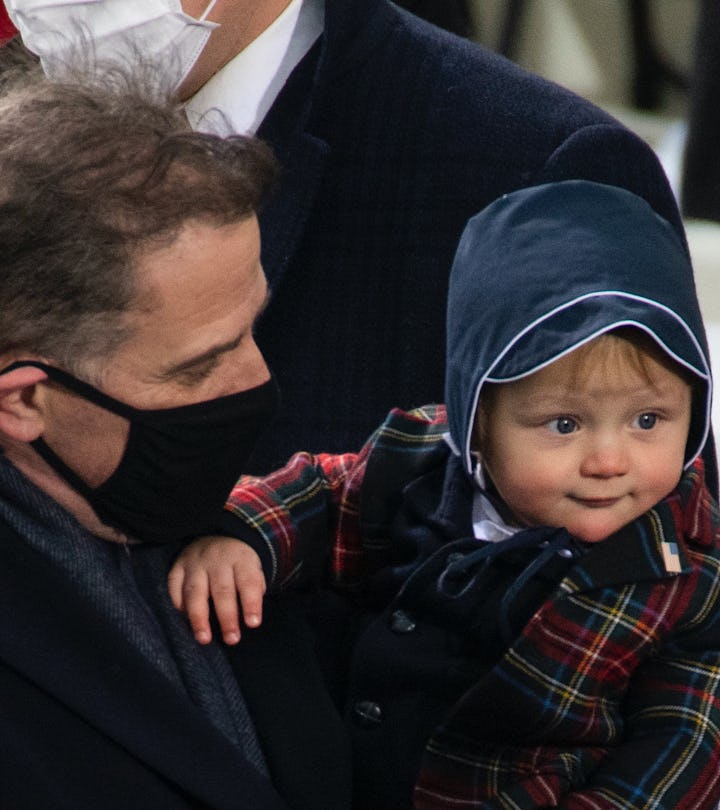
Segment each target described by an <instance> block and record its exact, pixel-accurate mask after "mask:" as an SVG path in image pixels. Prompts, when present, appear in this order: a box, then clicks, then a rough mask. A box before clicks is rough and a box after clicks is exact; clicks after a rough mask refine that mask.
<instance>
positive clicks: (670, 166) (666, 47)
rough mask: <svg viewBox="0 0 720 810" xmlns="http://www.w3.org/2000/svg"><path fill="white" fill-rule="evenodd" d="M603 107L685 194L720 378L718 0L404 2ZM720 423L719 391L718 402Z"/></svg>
mask: <svg viewBox="0 0 720 810" xmlns="http://www.w3.org/2000/svg"><path fill="white" fill-rule="evenodd" d="M396 2H399V4H400V5H403V6H405V7H406V8H408V9H409V10H411V11H413V12H414V13H416V14H418V15H419V16H424V17H426V18H427V19H430V20H431V21H432V22H435V23H436V24H438V25H442V26H443V27H445V28H448V29H450V30H453V31H454V32H455V33H459V34H461V35H463V36H467V37H468V38H470V39H473V40H476V41H478V42H480V43H482V44H483V45H485V46H487V47H489V48H491V49H492V50H494V51H497V52H499V53H502V54H503V55H505V56H507V57H508V58H510V59H512V60H513V61H515V62H517V63H519V64H520V65H522V66H523V67H526V68H528V69H529V70H532V71H533V72H534V73H539V74H540V75H542V76H545V77H547V78H549V79H551V80H553V81H556V82H558V83H559V84H562V85H564V86H565V87H569V88H570V89H571V90H574V91H575V92H576V93H578V94H580V95H582V96H585V97H586V98H588V99H590V100H591V101H593V102H595V103H596V104H597V105H598V106H600V107H603V108H604V109H606V110H607V111H608V112H610V113H611V114H612V115H614V116H615V117H616V118H618V119H620V120H621V121H622V122H623V123H625V124H626V125H627V126H628V127H629V128H630V129H632V130H634V131H635V132H637V133H638V135H640V136H641V137H642V138H643V139H644V140H646V141H647V142H648V143H649V144H650V145H651V146H652V147H653V148H654V149H655V151H656V153H657V155H658V157H659V158H660V161H661V162H662V164H663V167H664V169H665V172H666V174H667V176H668V179H669V180H670V183H671V185H672V188H673V190H674V192H675V195H676V197H677V199H678V203H679V205H680V208H681V211H682V213H683V218H684V220H685V226H686V231H687V235H688V244H689V246H690V253H691V255H692V258H693V266H694V268H695V276H696V282H697V286H698V293H699V296H700V304H701V307H702V310H703V314H704V317H705V320H706V326H707V332H708V338H709V340H710V352H711V360H712V363H713V367H714V372H715V377H716V379H720V0H396ZM713 420H714V424H715V429H716V432H717V431H720V397H717V398H716V402H715V404H714V407H713Z"/></svg>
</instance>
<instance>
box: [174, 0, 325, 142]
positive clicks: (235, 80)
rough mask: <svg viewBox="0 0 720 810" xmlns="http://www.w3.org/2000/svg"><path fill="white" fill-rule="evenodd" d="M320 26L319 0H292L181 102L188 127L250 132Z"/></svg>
mask: <svg viewBox="0 0 720 810" xmlns="http://www.w3.org/2000/svg"><path fill="white" fill-rule="evenodd" d="M324 26H325V0H292V2H291V3H290V5H289V6H288V7H287V8H286V9H285V11H283V13H282V14H281V15H280V16H279V17H278V18H277V19H276V20H275V22H274V23H272V25H270V26H269V27H268V28H266V29H265V31H263V33H262V34H260V36H259V37H257V39H255V40H253V42H251V43H250V44H249V45H248V46H247V48H245V50H243V51H241V52H240V53H239V54H238V55H237V56H235V57H234V58H233V59H231V60H230V62H228V63H227V65H225V66H224V67H223V68H222V69H221V70H219V71H218V72H217V73H216V74H215V75H214V76H213V77H212V78H211V79H210V80H209V81H208V82H207V83H206V84H205V85H203V87H201V88H200V90H198V92H197V93H196V94H195V95H194V96H193V97H192V98H191V99H190V100H189V101H188V102H187V104H186V107H185V110H186V114H187V117H188V120H189V121H190V125H191V126H192V128H193V129H195V130H199V131H201V132H212V133H214V134H217V135H231V134H249V135H253V134H254V133H255V132H256V131H257V129H258V127H259V126H260V124H261V123H262V120H263V118H264V117H265V116H266V115H267V112H268V110H269V109H270V107H271V106H272V104H273V102H274V101H275V99H276V98H277V96H278V94H279V93H280V91H281V90H282V88H283V85H284V84H285V82H286V81H287V79H288V77H289V76H290V74H291V73H292V71H293V70H294V69H295V68H296V67H297V65H298V64H299V63H300V61H301V60H302V58H303V57H304V56H305V54H306V53H307V52H308V51H309V50H310V48H311V47H312V46H313V45H314V44H315V42H316V41H317V39H318V38H319V37H320V35H321V34H322V32H323V29H324Z"/></svg>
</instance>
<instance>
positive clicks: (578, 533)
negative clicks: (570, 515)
mask: <svg viewBox="0 0 720 810" xmlns="http://www.w3.org/2000/svg"><path fill="white" fill-rule="evenodd" d="M633 520H635V518H631V519H630V520H608V521H605V522H603V521H598V522H591V523H585V524H584V523H580V524H578V525H577V526H568V527H566V528H567V531H568V532H569V533H570V534H571V535H572V536H573V537H577V539H578V540H582V542H583V543H600V542H602V541H603V540H607V539H608V537H611V536H612V535H613V534H615V532H617V531H620V529H622V528H623V527H624V526H627V525H628V523H632V522H633Z"/></svg>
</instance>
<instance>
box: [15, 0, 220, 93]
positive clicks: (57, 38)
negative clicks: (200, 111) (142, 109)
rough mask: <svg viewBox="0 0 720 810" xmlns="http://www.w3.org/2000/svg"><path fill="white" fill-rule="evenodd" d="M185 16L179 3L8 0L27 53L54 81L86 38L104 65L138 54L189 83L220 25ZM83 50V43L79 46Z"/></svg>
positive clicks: (158, 0) (174, 82)
mask: <svg viewBox="0 0 720 810" xmlns="http://www.w3.org/2000/svg"><path fill="white" fill-rule="evenodd" d="M215 2H216V0H211V2H210V3H208V6H207V8H206V9H205V11H204V13H203V14H202V15H201V17H200V18H199V19H195V18H194V17H191V16H190V15H189V14H185V12H183V10H182V6H181V4H180V0H5V5H6V6H7V10H8V14H9V15H10V19H11V20H12V21H13V23H14V24H15V27H16V28H17V29H18V31H19V32H20V35H21V36H22V39H23V42H24V43H25V46H26V47H27V48H28V50H30V51H32V52H33V53H35V54H36V55H37V56H39V57H40V62H41V64H42V66H43V70H44V71H45V73H46V74H47V75H48V76H50V77H51V78H52V77H54V76H57V75H59V74H61V73H62V70H63V67H64V62H65V61H66V60H67V58H68V55H70V54H71V53H72V51H73V49H74V48H77V47H78V38H82V37H85V38H86V39H87V40H88V41H89V42H90V43H92V46H93V48H94V55H95V57H96V58H97V59H98V60H99V61H102V62H105V61H109V62H119V63H120V64H123V65H126V64H131V63H132V58H133V56H134V55H135V54H142V55H143V59H144V60H146V61H148V62H149V63H150V64H152V65H157V66H158V67H162V70H163V73H164V77H165V78H167V77H168V73H167V72H168V71H171V72H172V76H171V79H172V85H173V87H175V88H176V87H178V85H180V84H181V83H182V81H183V79H185V77H186V76H187V74H188V73H189V72H190V70H191V68H192V67H193V65H194V64H195V62H196V61H197V59H198V57H199V56H200V53H201V52H202V50H203V48H204V47H205V45H206V44H207V41H208V37H209V36H210V34H211V32H212V31H213V29H215V28H217V27H218V23H213V22H210V21H208V20H206V19H205V18H206V17H207V15H208V14H209V13H210V11H211V9H212V7H213V6H214V5H215ZM80 47H81V48H82V47H83V45H82V44H80Z"/></svg>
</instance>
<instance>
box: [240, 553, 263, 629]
mask: <svg viewBox="0 0 720 810" xmlns="http://www.w3.org/2000/svg"><path fill="white" fill-rule="evenodd" d="M235 587H236V589H237V592H238V594H239V595H240V604H241V606H242V613H243V620H244V621H245V624H246V625H247V626H248V627H259V626H260V624H261V622H262V608H263V596H264V595H265V575H264V574H263V572H262V568H261V567H260V565H259V564H258V567H257V568H253V569H251V570H248V569H247V568H244V569H243V570H238V569H237V567H236V569H235Z"/></svg>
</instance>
